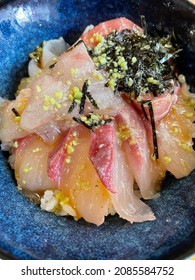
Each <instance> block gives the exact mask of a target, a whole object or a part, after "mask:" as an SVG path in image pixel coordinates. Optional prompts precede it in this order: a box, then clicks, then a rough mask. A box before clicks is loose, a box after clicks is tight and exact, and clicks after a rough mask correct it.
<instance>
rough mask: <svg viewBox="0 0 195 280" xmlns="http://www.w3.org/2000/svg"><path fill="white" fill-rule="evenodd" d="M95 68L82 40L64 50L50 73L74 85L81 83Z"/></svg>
mask: <svg viewBox="0 0 195 280" xmlns="http://www.w3.org/2000/svg"><path fill="white" fill-rule="evenodd" d="M94 70H95V66H94V63H93V61H92V59H91V57H90V56H89V54H88V52H87V49H86V47H85V45H84V43H83V42H82V41H79V42H78V43H77V44H76V45H75V46H73V47H71V48H70V49H69V50H68V51H66V52H64V53H63V54H62V55H61V56H60V57H59V59H58V61H57V63H56V65H55V67H54V68H53V69H52V75H53V76H54V77H57V78H58V79H59V80H60V81H62V82H63V83H67V81H68V82H69V83H72V84H73V85H74V86H79V87H80V86H81V85H83V83H84V81H85V80H86V79H88V77H89V75H90V74H89V73H93V71H94Z"/></svg>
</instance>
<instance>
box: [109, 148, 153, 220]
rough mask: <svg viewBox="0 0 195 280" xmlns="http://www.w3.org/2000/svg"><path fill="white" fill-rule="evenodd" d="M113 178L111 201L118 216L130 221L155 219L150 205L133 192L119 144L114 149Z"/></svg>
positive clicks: (131, 181) (129, 173)
mask: <svg viewBox="0 0 195 280" xmlns="http://www.w3.org/2000/svg"><path fill="white" fill-rule="evenodd" d="M114 179H115V184H114V185H115V190H116V194H112V203H113V206H114V209H115V211H116V212H117V213H118V214H119V216H120V217H121V218H123V219H125V220H127V221H129V222H131V223H133V222H144V221H152V220H155V216H154V214H153V212H152V210H151V209H150V207H149V206H148V205H146V204H145V203H144V202H143V201H141V200H140V199H139V198H138V197H137V196H136V195H135V193H134V190H133V184H134V178H133V175H132V173H131V170H130V168H129V166H128V164H127V160H126V157H125V153H124V151H123V150H122V149H121V147H119V146H118V149H117V150H116V157H115V172H114Z"/></svg>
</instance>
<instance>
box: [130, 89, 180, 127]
mask: <svg viewBox="0 0 195 280" xmlns="http://www.w3.org/2000/svg"><path fill="white" fill-rule="evenodd" d="M179 89H180V87H179V86H175V87H174V93H169V92H167V93H164V94H162V95H161V96H158V97H154V96H153V95H152V94H146V95H145V96H143V97H142V101H141V102H144V101H147V100H150V101H151V103H152V107H153V112H154V120H155V122H158V121H160V120H162V119H163V118H164V117H165V116H166V115H167V114H168V113H169V111H170V109H171V108H172V106H173V105H174V104H176V102H177V100H178V91H179ZM135 105H136V106H137V108H139V109H140V110H141V105H140V103H139V102H135ZM143 106H144V111H145V114H146V115H147V118H148V119H150V112H149V109H148V105H147V103H143Z"/></svg>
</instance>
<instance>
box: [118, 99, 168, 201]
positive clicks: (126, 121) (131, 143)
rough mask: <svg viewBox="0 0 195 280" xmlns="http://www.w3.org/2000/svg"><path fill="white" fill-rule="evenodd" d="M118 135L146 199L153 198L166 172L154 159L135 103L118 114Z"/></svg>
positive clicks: (128, 105) (142, 194)
mask: <svg viewBox="0 0 195 280" xmlns="http://www.w3.org/2000/svg"><path fill="white" fill-rule="evenodd" d="M116 123H117V129H118V137H119V139H120V140H121V142H122V146H123V148H124V150H125V153H126V157H127V162H128V164H129V166H130V169H131V171H132V174H133V176H134V178H135V181H136V183H137V185H138V187H139V189H140V192H141V196H142V197H143V198H144V199H151V198H153V197H154V196H155V194H156V193H157V191H158V190H159V189H158V188H159V185H160V183H161V181H162V179H163V178H164V175H165V172H163V169H162V167H161V166H160V165H158V164H157V162H156V161H154V160H152V153H151V151H150V148H149V143H148V139H147V133H146V129H145V126H144V124H143V122H142V118H141V117H140V116H139V113H138V112H137V111H136V109H135V108H134V106H133V104H127V105H126V107H124V108H123V109H122V110H120V111H119V113H118V115H117V116H116Z"/></svg>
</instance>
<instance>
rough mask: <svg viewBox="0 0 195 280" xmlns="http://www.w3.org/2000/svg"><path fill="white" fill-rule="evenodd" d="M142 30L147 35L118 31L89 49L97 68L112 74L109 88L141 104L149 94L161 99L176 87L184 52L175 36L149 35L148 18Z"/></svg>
mask: <svg viewBox="0 0 195 280" xmlns="http://www.w3.org/2000/svg"><path fill="white" fill-rule="evenodd" d="M142 27H143V29H144V33H142V32H138V31H135V30H127V29H126V30H123V31H122V32H117V31H114V32H112V33H110V34H109V35H107V36H106V38H105V39H104V40H103V41H102V42H101V43H99V44H98V45H97V46H96V47H95V48H94V49H89V53H90V55H91V56H92V58H93V60H94V62H95V64H96V66H97V67H98V68H99V69H104V70H106V71H107V72H108V73H109V81H108V83H107V86H108V85H109V84H110V83H114V90H113V91H115V92H119V93H120V92H121V93H123V92H126V93H128V94H129V96H130V99H134V100H135V99H137V98H138V97H139V100H141V96H142V95H145V94H146V93H148V92H150V93H152V94H153V95H154V96H159V95H161V94H163V93H164V92H165V91H166V90H169V89H170V88H171V87H172V79H176V74H175V64H174V59H175V58H176V57H177V54H178V52H180V51H181V49H178V46H177V45H176V44H175V43H174V42H173V36H171V35H167V36H166V37H159V36H157V35H155V36H151V35H148V34H147V25H146V22H145V18H144V17H142Z"/></svg>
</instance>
